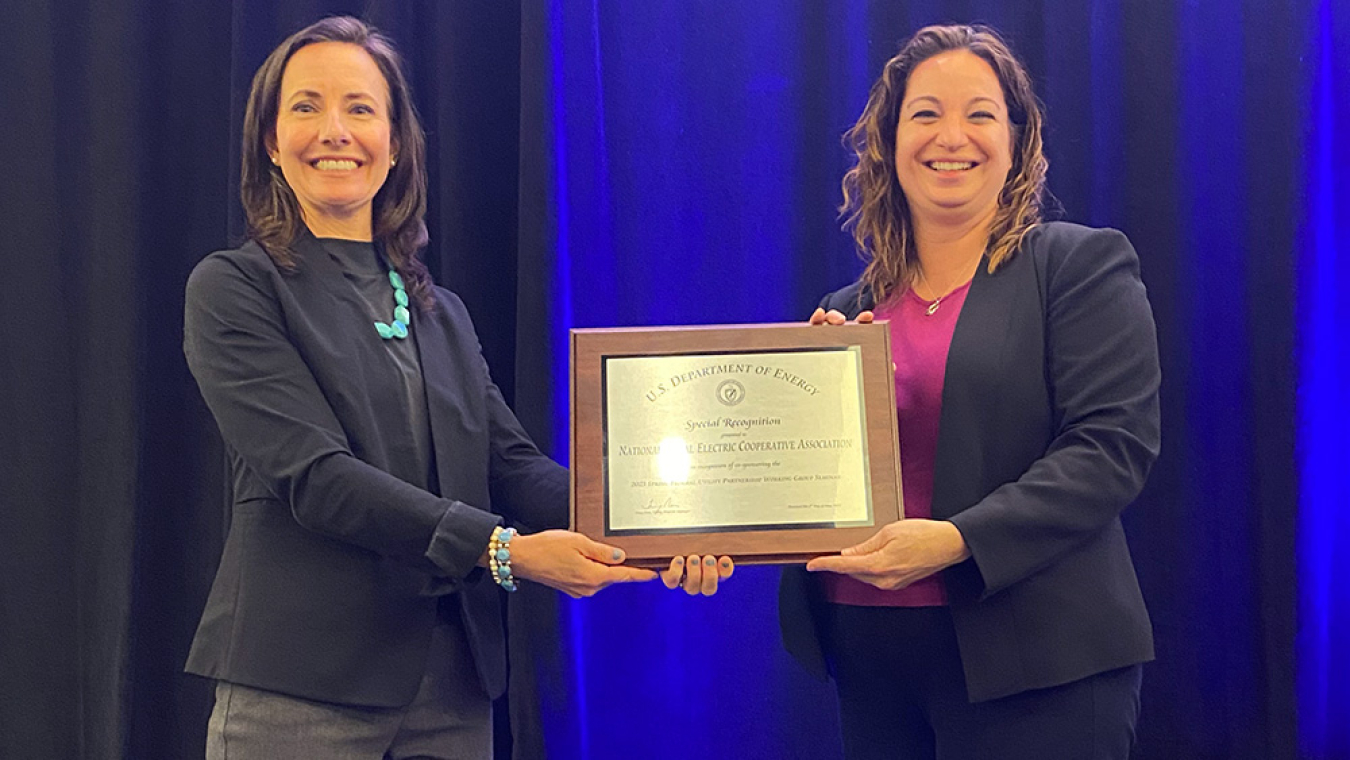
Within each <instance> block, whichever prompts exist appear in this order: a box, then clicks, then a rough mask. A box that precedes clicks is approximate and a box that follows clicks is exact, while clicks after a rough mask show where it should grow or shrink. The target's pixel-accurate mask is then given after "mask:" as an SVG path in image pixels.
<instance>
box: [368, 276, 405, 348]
mask: <svg viewBox="0 0 1350 760" xmlns="http://www.w3.org/2000/svg"><path fill="white" fill-rule="evenodd" d="M389 284H390V285H393V286H394V321H393V322H391V323H389V324H385V323H383V322H376V323H375V332H377V333H379V334H380V337H381V338H384V339H385V340H393V339H394V338H398V339H399V340H402V339H404V338H406V337H408V328H410V327H412V314H411V313H409V311H408V291H406V290H404V289H403V278H402V277H399V276H398V272H396V271H394V270H392V269H390V270H389Z"/></svg>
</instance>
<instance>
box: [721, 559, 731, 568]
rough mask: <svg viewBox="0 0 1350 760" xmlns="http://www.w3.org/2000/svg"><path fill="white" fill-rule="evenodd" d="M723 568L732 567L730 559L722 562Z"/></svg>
mask: <svg viewBox="0 0 1350 760" xmlns="http://www.w3.org/2000/svg"><path fill="white" fill-rule="evenodd" d="M722 567H731V560H729V559H724V560H722Z"/></svg>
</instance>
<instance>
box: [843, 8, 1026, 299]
mask: <svg viewBox="0 0 1350 760" xmlns="http://www.w3.org/2000/svg"><path fill="white" fill-rule="evenodd" d="M949 50H969V51H970V52H972V53H974V54H975V55H978V56H979V57H980V58H982V59H984V61H985V62H986V63H988V64H989V66H990V67H991V68H993V70H994V73H995V74H996V75H997V76H998V81H999V84H1001V85H1002V87H1003V99H1004V101H1005V102H1006V103H1007V106H1008V118H1009V121H1010V122H1011V124H1010V128H1011V132H1012V143H1013V144H1012V168H1011V169H1010V170H1009V171H1008V179H1007V181H1006V182H1005V183H1004V185H1003V190H1002V191H1001V192H1000V193H999V196H998V210H997V211H996V212H995V214H994V221H993V223H992V224H991V226H990V229H989V271H990V272H993V271H994V270H995V269H997V268H998V267H999V266H1000V265H1001V264H1003V262H1004V261H1006V260H1007V259H1008V257H1010V256H1012V255H1013V253H1015V252H1016V250H1017V247H1018V246H1019V245H1021V243H1022V239H1023V238H1025V237H1026V234H1027V233H1028V232H1030V231H1031V229H1032V228H1033V227H1035V226H1036V225H1037V224H1039V223H1040V221H1041V212H1042V201H1043V197H1044V194H1045V173H1046V169H1047V168H1048V163H1047V161H1046V159H1045V154H1044V152H1043V150H1042V146H1041V122H1042V114H1041V105H1040V101H1038V100H1037V99H1036V95H1035V93H1034V92H1033V91H1032V89H1031V77H1030V76H1028V74H1027V70H1026V67H1025V66H1023V65H1022V62H1021V61H1019V60H1017V57H1016V56H1015V55H1013V53H1012V51H1011V50H1010V49H1009V48H1008V46H1007V44H1006V43H1004V41H1003V40H1002V38H1000V37H999V36H998V33H997V32H995V31H994V30H993V29H990V28H988V27H984V26H928V27H924V28H923V29H920V30H919V31H918V32H916V33H915V34H914V36H913V37H910V38H909V40H907V41H906V42H905V43H904V45H902V46H901V48H900V52H899V53H896V54H895V57H894V58H891V59H890V60H889V61H887V62H886V66H885V68H883V69H882V72H881V77H880V78H878V79H877V81H876V82H874V83H873V84H872V90H871V93H870V94H869V95H868V99H867V106H866V107H865V108H864V109H863V112H862V116H860V117H859V118H858V122H857V123H856V124H854V125H853V127H852V128H851V129H849V131H848V132H847V133H845V135H844V144H845V145H847V146H848V147H849V148H850V149H852V150H853V152H854V154H855V156H856V163H855V164H854V165H853V168H851V169H849V171H848V173H846V174H845V175H844V181H843V188H844V202H843V205H842V206H840V209H839V210H840V213H841V214H842V215H843V216H844V227H845V229H848V230H850V231H851V232H852V233H853V240H854V243H855V244H856V245H857V246H858V251H859V252H860V253H861V254H862V256H863V258H865V259H867V262H868V263H867V268H866V269H865V270H864V271H863V281H864V282H865V283H866V285H867V286H868V288H869V289H870V290H871V291H872V295H873V296H874V297H875V299H876V300H877V302H878V303H880V302H881V301H883V300H885V299H886V297H887V296H888V295H890V294H891V292H892V291H893V290H895V288H897V287H900V286H904V285H908V284H909V283H910V281H911V279H912V278H913V277H914V274H915V272H916V271H917V270H916V260H917V259H916V257H917V253H916V251H915V248H914V226H913V220H912V219H911V218H910V211H909V203H908V202H907V201H906V199H905V193H904V191H903V190H902V189H901V188H900V179H899V177H898V176H897V175H896V170H895V131H896V127H897V126H898V125H899V120H900V105H901V101H902V100H903V99H904V96H905V87H906V86H907V85H908V83H909V75H910V74H911V73H912V72H913V71H914V68H915V67H916V66H918V65H919V64H920V63H923V62H924V61H926V60H928V59H929V58H932V57H933V56H935V55H937V54H939V53H943V52H946V51H949Z"/></svg>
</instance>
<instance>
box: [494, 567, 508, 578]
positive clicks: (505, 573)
mask: <svg viewBox="0 0 1350 760" xmlns="http://www.w3.org/2000/svg"><path fill="white" fill-rule="evenodd" d="M510 574H511V568H510V567H508V566H507V565H498V566H497V575H500V576H501V577H503V578H505V577H506V576H508V575H510Z"/></svg>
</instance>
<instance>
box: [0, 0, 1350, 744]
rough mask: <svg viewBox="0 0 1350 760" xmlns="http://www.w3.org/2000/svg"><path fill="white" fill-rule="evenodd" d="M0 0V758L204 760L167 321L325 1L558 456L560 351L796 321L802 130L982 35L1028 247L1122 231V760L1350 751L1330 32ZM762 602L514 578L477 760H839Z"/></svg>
mask: <svg viewBox="0 0 1350 760" xmlns="http://www.w3.org/2000/svg"><path fill="white" fill-rule="evenodd" d="M6 8H7V12H6V14H5V18H4V20H5V23H4V24H0V82H3V83H4V84H3V93H4V96H5V97H4V101H5V104H6V106H7V109H6V120H5V123H6V127H7V129H6V130H5V138H4V140H3V142H2V143H0V144H2V145H3V147H4V149H3V155H4V157H5V169H4V170H3V171H0V222H2V223H3V227H2V229H3V230H4V234H5V238H6V240H5V243H4V244H3V245H0V253H2V255H3V260H2V263H3V267H4V272H5V276H4V277H3V278H0V325H3V329H0V421H2V422H0V424H2V425H3V431H2V432H3V435H0V497H2V498H3V502H0V603H2V606H0V757H6V758H8V757H44V758H45V757H51V758H135V759H137V760H139V759H141V758H191V757H199V756H200V755H201V745H202V734H203V731H204V725H205V720H206V715H207V713H208V711H209V709H210V701H209V700H210V695H209V684H206V683H204V682H202V681H200V680H198V679H194V678H192V677H188V676H184V675H182V674H181V672H180V669H181V666H182V662H183V660H184V658H185V657H186V653H187V648H188V644H189V641H190V639H191V636H192V632H193V629H194V627H195V625H196V621H197V616H198V614H199V613H200V611H201V607H202V604H203V601H204V599H205V594H206V590H207V588H208V585H209V583H210V579H211V576H212V574H213V572H214V569H215V565H216V561H217V559H218V556H219V551H220V547H221V542H222V538H223V532H224V524H223V509H222V504H221V497H222V493H223V485H222V473H223V460H222V456H221V451H220V445H219V440H218V438H217V436H216V434H215V432H214V427H213V425H212V423H211V421H210V418H209V416H208V415H207V414H206V412H205V408H204V406H203V404H202V402H201V400H200V398H199V397H198V395H197V391H196V389H195V386H194V385H193V383H192V381H191V378H190V377H189V375H188V373H187V371H186V368H185V366H184V363H183V360H182V356H181V350H180V342H181V338H182V332H181V327H182V318H181V314H182V290H183V285H184V282H185V281H186V277H187V274H188V272H189V271H190V270H191V267H192V266H193V265H194V264H195V263H196V262H197V261H198V260H199V259H200V258H201V257H202V256H204V255H205V254H206V253H208V252H209V251H211V250H214V249H217V248H221V247H226V246H228V245H231V244H233V243H236V242H238V235H239V234H240V232H241V231H242V225H241V223H240V213H239V209H238V202H237V200H236V185H237V176H236V175H237V157H238V145H237V142H238V133H239V123H240V119H241V115H242V111H243V100H244V96H245V94H246V92H247V89H248V84H249V79H250V77H251V75H252V72H253V70H254V69H255V68H256V67H257V65H258V64H259V63H260V62H261V61H262V59H263V57H264V56H265V55H266V53H267V52H268V51H269V50H270V49H271V48H272V47H273V46H274V45H275V44H276V43H277V42H279V41H280V40H281V39H282V38H283V37H284V36H285V35H286V34H287V33H289V32H290V31H293V30H295V29H297V28H299V27H301V26H303V25H304V24H306V23H308V22H310V21H313V20H314V19H317V18H319V17H320V16H322V15H326V14H333V13H352V14H356V15H363V16H365V17H366V18H368V19H370V20H372V21H374V22H375V23H376V24H378V25H380V26H381V27H383V28H384V29H386V30H387V31H388V32H389V33H391V34H392V36H393V37H394V38H395V39H396V41H397V42H398V43H399V45H400V47H401V48H402V50H403V51H404V52H405V54H406V55H407V58H408V62H409V67H410V73H411V75H412V81H413V83H414V87H415V88H416V90H417V96H418V107H419V110H420V112H421V114H422V116H423V119H424V121H425V124H426V127H427V129H428V132H429V137H430V146H431V152H430V162H431V166H430V169H431V189H432V202H431V209H430V220H429V221H430V224H431V230H432V241H433V242H432V247H431V248H430V250H428V252H427V258H428V261H429V263H430V265H431V267H432V270H433V272H434V273H435V274H436V275H437V277H438V279H439V281H440V282H441V283H443V284H445V285H447V286H449V287H451V288H452V289H454V290H456V291H457V292H459V293H460V294H461V295H462V296H463V297H464V300H465V301H466V302H467V304H468V306H469V308H470V311H471V312H472V314H473V316H474V318H475V320H476V322H477V324H478V329H479V333H480V335H481V337H482V340H483V346H484V351H485V353H486V354H487V357H488V361H489V363H490V364H491V366H492V369H493V374H494V376H495V377H496V379H497V381H498V382H499V384H500V385H502V387H503V389H504V391H505V393H506V395H507V397H508V398H509V399H512V400H513V403H514V406H515V408H516V410H517V412H518V413H519V415H520V416H521V418H522V420H523V421H524V422H525V424H526V425H527V426H528V427H529V428H530V430H531V431H532V432H533V434H534V435H535V436H536V438H537V440H538V441H539V442H540V444H541V445H542V446H544V447H545V448H546V449H548V450H550V451H552V452H553V453H554V454H555V455H556V456H558V457H560V458H563V457H565V456H566V445H565V437H564V436H565V431H566V421H567V404H566V393H567V382H566V377H567V365H566V345H567V343H566V335H567V330H568V329H569V328H572V327H589V326H608V325H655V324H690V323H705V322H752V321H754V322H757V321H776V320H801V319H804V318H805V317H806V315H807V314H808V313H809V312H810V310H811V309H812V308H813V307H814V305H815V303H816V301H817V299H818V298H819V296H820V295H821V294H822V293H824V292H825V291H827V290H831V289H834V288H837V287H840V286H842V285H844V284H846V283H847V282H849V281H850V280H851V279H852V278H854V277H855V276H856V275H857V273H858V272H859V271H860V269H861V264H860V262H859V261H858V259H857V258H856V256H855V255H854V253H853V251H852V250H851V248H850V244H849V240H848V238H847V236H846V235H844V234H843V233H842V232H840V231H839V226H838V219H837V217H836V206H837V204H838V201H839V190H838V182H839V178H840V176H841V175H842V173H843V171H844V170H845V168H846V167H847V165H848V155H847V153H846V152H845V150H844V149H843V148H842V146H841V145H840V142H839V138H840V135H841V133H842V132H843V131H844V130H845V129H846V128H847V127H848V126H849V125H850V124H851V123H852V121H853V119H854V118H855V117H856V115H857V114H858V112H859V111H860V110H861V108H862V105H863V102H864V100H865V98H866V91H867V87H868V85H869V84H870V82H871V80H872V78H873V77H874V76H875V75H876V73H877V72H878V71H879V70H880V66H881V64H882V62H883V61H885V59H886V58H888V57H889V56H890V55H891V54H892V53H893V52H894V50H895V49H896V47H897V45H898V43H899V41H900V40H901V39H902V38H903V37H904V36H906V35H907V34H908V33H909V32H912V31H913V30H915V29H917V28H918V27H919V26H922V25H924V24H927V23H934V22H943V21H984V22H988V23H991V24H994V25H995V26H997V27H998V28H999V29H1001V30H1002V31H1003V32H1005V34H1006V35H1007V36H1008V37H1009V38H1010V41H1011V42H1012V44H1013V45H1014V47H1015V48H1016V49H1017V50H1018V51H1019V52H1020V53H1021V54H1022V55H1023V57H1024V58H1025V59H1026V60H1027V61H1028V63H1029V65H1030V66H1031V69H1032V72H1033V75H1034V77H1035V80H1036V84H1037V91H1038V92H1039V93H1040V95H1041V97H1042V98H1043V100H1044V101H1045V103H1046V106H1047V110H1048V119H1049V128H1048V133H1047V145H1048V151H1049V156H1050V161H1051V171H1050V178H1051V187H1052V189H1053V190H1054V192H1055V195H1056V197H1057V198H1058V199H1059V201H1060V203H1061V204H1062V207H1063V213H1062V216H1063V218H1066V219H1069V220H1073V221H1079V222H1083V223H1087V224H1093V225H1103V226H1112V227H1117V228H1120V229H1122V230H1124V231H1125V232H1126V233H1127V234H1128V235H1129V236H1130V238H1131V239H1132V240H1133V242H1134V244H1135V246H1136V248H1137V249H1138V250H1139V254H1140V257H1141V260H1142V263H1143V273H1144V280H1145V282H1146V284H1147V285H1148V287H1149V292H1150V297H1151V299H1152V302H1153V306H1154V310H1155V314H1156V316H1157V319H1158V324H1159V341H1160V347H1161V351H1162V358H1163V372H1164V381H1163V382H1164V384H1163V413H1164V450H1163V456H1162V458H1161V459H1160V460H1159V462H1158V464H1157V466H1156V467H1155V469H1154V472H1153V476H1152V478H1151V481H1150V483H1149V486H1148V488H1147V490H1146V491H1145V493H1144V495H1143V496H1142V497H1141V499H1140V500H1139V502H1138V503H1137V504H1136V505H1134V506H1133V507H1132V508H1131V509H1130V510H1128V511H1127V513H1126V517H1125V519H1126V527H1127V531H1128V532H1129V535H1130V540H1131V545H1132V547H1133V550H1134V555H1135V559H1136V563H1137V565H1138V568H1139V572H1140V576H1141V580H1142V582H1143V584H1144V587H1145V594H1146V597H1147V599H1148V602H1149V605H1150V608H1151V610H1152V612H1153V616H1154V624H1155V629H1156V633H1157V639H1158V654H1159V656H1158V661H1157V662H1156V663H1154V664H1152V665H1150V666H1149V667H1148V668H1147V669H1146V671H1145V673H1146V675H1145V685H1144V707H1143V716H1142V718H1141V721H1140V726H1139V733H1140V741H1139V747H1138V752H1137V756H1138V757H1141V758H1158V759H1164V758H1178V757H1185V758H1216V759H1218V758H1252V759H1256V758H1282V757H1296V756H1300V757H1308V758H1339V757H1350V685H1348V684H1350V659H1348V656H1347V654H1346V652H1347V643H1350V509H1348V508H1350V488H1348V487H1347V486H1346V485H1345V483H1346V473H1347V472H1350V455H1348V454H1347V451H1348V450H1350V447H1348V446H1347V444H1346V443H1345V442H1344V436H1345V430H1346V426H1347V423H1350V414H1347V412H1348V411H1350V410H1348V409H1347V407H1348V406H1350V401H1347V394H1346V392H1345V388H1346V386H1347V383H1348V382H1350V367H1347V364H1348V363H1350V351H1348V350H1347V348H1346V347H1345V340H1344V338H1343V337H1342V336H1343V334H1344V333H1345V331H1346V330H1347V329H1348V328H1350V314H1348V313H1347V309H1350V307H1347V306H1346V305H1345V304H1346V303H1348V302H1350V300H1348V299H1345V298H1343V297H1340V296H1341V291H1342V289H1344V288H1347V287H1350V256H1347V254H1350V250H1348V246H1347V244H1346V242H1345V241H1346V240H1347V239H1348V238H1350V185H1348V184H1347V183H1348V182H1350V180H1348V179H1347V178H1348V177H1350V148H1348V147H1347V138H1350V132H1348V131H1347V130H1346V129H1345V128H1344V126H1343V125H1344V124H1345V123H1346V122H1347V119H1350V66H1348V65H1347V61H1350V8H1348V7H1347V4H1346V3H1344V2H1339V1H1338V0H1308V2H1303V3H1287V2H1281V1H1280V0H1245V1H1243V2H1232V0H1186V1H1185V2H1157V1H1144V2H1133V1H1127V0H1089V1H1086V2H1079V3H1063V2H1030V1H1027V2H1006V1H1004V2H995V1H994V0H965V1H964V2H963V1H960V0H949V1H945V2H939V1H937V0H929V1H927V2H900V1H894V2H882V1H881V0H876V1H875V2H860V1H859V2H827V1H826V0H720V1H718V2H711V1H708V2H705V1H703V0H692V1H690V2H663V1H660V0H633V1H632V2H620V1H619V0H613V1H612V2H610V1H605V0H590V1H588V2H565V1H562V0H557V1H552V2H546V1H545V0H526V1H525V2H520V3H506V2H499V1H498V0H482V1H481V2H469V1H468V0H465V1H464V2H453V3H448V2H436V1H433V0H418V1H411V0H399V1H395V0H388V1H386V2H378V1H375V0H372V1H370V2H338V1H336V0H305V1H301V2H287V3H284V4H277V3H275V2H264V1H263V0H233V1H232V2H231V1H230V0H200V1H199V2H194V3H182V2H174V1H173V0H99V2H92V0H52V1H51V2H47V3H41V2H24V3H18V4H17V5H16V6H15V7H10V6H7V7H6ZM776 581H777V573H776V572H775V571H773V570H772V569H766V568H743V569H741V570H739V571H738V572H737V574H736V576H735V578H733V579H732V581H731V582H729V583H727V584H726V585H725V586H724V588H723V589H722V591H721V592H719V594H718V595H717V596H716V597H713V598H711V599H689V598H686V597H685V596H684V595H683V594H681V593H669V592H666V591H665V590H664V589H661V588H659V587H657V586H655V585H653V586H651V587H643V588H631V587H630V588H622V589H615V590H611V591H607V592H605V593H603V594H601V595H600V596H599V597H597V598H595V599H592V600H587V601H581V602H573V601H571V600H567V599H561V598H559V597H558V596H557V595H554V594H552V593H551V592H548V591H546V590H543V589H539V588H529V587H527V589H526V590H525V591H523V592H522V593H521V594H518V595H516V597H514V598H513V599H512V605H511V609H510V613H509V615H510V622H511V637H512V657H513V670H512V700H511V704H510V708H509V710H508V709H507V708H506V706H505V705H503V706H502V710H501V718H502V720H501V722H500V727H501V728H502V729H503V730H502V732H500V737H499V744H498V749H499V755H500V756H501V757H509V756H511V754H512V753H513V752H514V754H515V756H517V757H522V758H535V757H545V756H547V757H553V758H657V759H660V758H681V759H684V758H688V757H700V756H702V757H738V758H790V757H803V758H806V757H809V758H831V757H837V756H838V755H839V752H838V749H837V744H838V739H837V731H838V724H837V718H836V716H835V707H834V703H833V697H832V696H831V692H830V690H829V688H828V686H826V685H825V684H819V683H816V682H814V681H812V680H811V679H810V678H809V677H808V676H806V675H805V674H804V673H803V672H801V671H800V670H799V669H798V668H797V667H796V666H795V665H794V664H793V663H792V662H790V660H789V659H788V658H787V657H786V656H785V655H784V654H783V653H782V651H781V648H780V645H779V641H778V634H777V629H776V624H775V618H774V599H773V597H774V589H775V584H776ZM884 645H885V642H878V646H884ZM508 718H509V720H508ZM508 726H509V728H510V729H511V731H510V733H507V732H506V731H505V729H506V728H507V727H508Z"/></svg>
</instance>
